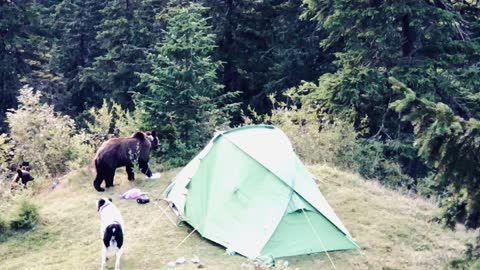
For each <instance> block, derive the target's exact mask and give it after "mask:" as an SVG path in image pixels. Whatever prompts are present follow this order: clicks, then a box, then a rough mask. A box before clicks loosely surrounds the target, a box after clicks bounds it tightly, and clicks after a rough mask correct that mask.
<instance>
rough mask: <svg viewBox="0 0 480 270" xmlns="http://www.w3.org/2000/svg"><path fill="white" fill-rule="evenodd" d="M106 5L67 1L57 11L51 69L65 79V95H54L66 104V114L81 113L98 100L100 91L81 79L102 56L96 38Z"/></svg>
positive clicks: (94, 1)
mask: <svg viewBox="0 0 480 270" xmlns="http://www.w3.org/2000/svg"><path fill="white" fill-rule="evenodd" d="M105 3H106V1H104V0H64V1H63V2H61V3H60V4H58V5H57V6H56V8H55V15H54V18H55V19H54V23H53V29H54V31H55V35H56V38H55V41H54V44H53V48H52V55H53V59H52V61H51V64H50V67H51V69H52V71H53V72H55V73H57V74H61V76H62V77H63V79H62V81H63V82H64V84H65V88H66V89H65V91H64V92H63V93H54V95H55V96H56V99H58V101H57V102H56V103H60V104H62V103H63V104H64V107H63V109H62V110H63V111H67V112H69V113H72V114H73V113H78V112H81V111H83V110H84V109H85V108H84V106H85V103H91V101H92V100H95V99H94V97H95V93H96V91H97V90H98V87H97V86H96V85H95V84H92V83H90V84H89V83H88V82H81V80H80V76H81V74H82V72H83V71H84V69H85V68H87V67H89V66H91V65H92V63H93V61H94V59H95V57H97V56H99V55H100V54H101V52H102V50H101V48H100V46H99V44H98V42H97V41H96V34H97V27H98V24H99V23H100V21H101V18H102V15H101V13H100V10H101V9H102V8H103V7H104V5H105Z"/></svg>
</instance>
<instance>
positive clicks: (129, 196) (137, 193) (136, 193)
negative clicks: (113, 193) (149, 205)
mask: <svg viewBox="0 0 480 270" xmlns="http://www.w3.org/2000/svg"><path fill="white" fill-rule="evenodd" d="M147 194H148V192H143V191H141V190H140V189H139V188H132V189H129V190H128V191H126V192H124V193H123V194H121V195H120V198H121V199H125V200H136V199H138V198H141V197H143V196H145V195H147Z"/></svg>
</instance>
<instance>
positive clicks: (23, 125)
mask: <svg viewBox="0 0 480 270" xmlns="http://www.w3.org/2000/svg"><path fill="white" fill-rule="evenodd" d="M40 98H41V94H40V93H39V92H34V91H33V89H32V88H30V87H28V86H25V87H23V88H22V89H21V90H20V95H19V97H18V101H19V107H18V109H12V110H10V112H8V113H7V122H8V125H9V127H10V131H11V137H12V139H13V140H14V141H15V143H16V145H15V159H16V160H29V161H30V162H31V164H34V165H33V166H34V169H35V171H36V173H37V174H38V175H48V174H50V175H55V174H58V173H62V172H65V171H66V169H67V165H66V164H67V161H69V160H71V158H72V157H71V155H72V136H73V133H74V131H75V127H74V122H73V120H72V119H70V117H68V116H64V115H61V114H59V113H56V112H55V111H54V110H53V107H52V106H49V105H47V104H42V103H41V102H40Z"/></svg>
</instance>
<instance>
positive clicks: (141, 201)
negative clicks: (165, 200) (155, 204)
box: [137, 196, 150, 204]
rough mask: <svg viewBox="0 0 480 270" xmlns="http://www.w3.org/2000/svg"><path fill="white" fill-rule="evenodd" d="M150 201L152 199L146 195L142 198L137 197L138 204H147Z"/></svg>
mask: <svg viewBox="0 0 480 270" xmlns="http://www.w3.org/2000/svg"><path fill="white" fill-rule="evenodd" d="M149 202H150V199H149V198H148V197H146V196H143V197H142V198H138V199H137V203H138V204H147V203H149Z"/></svg>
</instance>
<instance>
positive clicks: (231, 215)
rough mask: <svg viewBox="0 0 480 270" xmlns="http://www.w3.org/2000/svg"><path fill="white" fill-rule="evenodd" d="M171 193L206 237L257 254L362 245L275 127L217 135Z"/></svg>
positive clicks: (276, 254) (178, 207)
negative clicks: (349, 231)
mask: <svg viewBox="0 0 480 270" xmlns="http://www.w3.org/2000/svg"><path fill="white" fill-rule="evenodd" d="M165 195H166V197H167V200H168V201H169V202H170V205H171V206H173V209H174V211H175V212H176V213H177V215H178V216H179V217H180V219H181V220H184V221H186V222H187V223H189V224H190V225H191V226H193V227H194V228H195V229H196V230H197V231H198V232H199V233H200V234H201V235H202V236H203V237H205V238H207V239H210V240H212V241H214V242H216V243H218V244H220V245H222V246H224V247H227V248H229V249H230V250H233V251H235V252H237V253H239V254H241V255H244V256H246V257H248V258H251V259H253V258H256V257H259V256H271V257H273V258H277V257H284V256H293V255H300V254H309V253H316V252H325V251H333V250H347V249H355V248H357V247H358V246H357V245H356V244H355V242H354V241H353V240H352V238H351V236H350V234H349V233H348V231H347V229H346V228H345V226H344V225H343V224H342V222H341V221H340V219H339V218H338V217H337V216H336V215H335V213H334V211H333V210H332V208H331V207H330V205H329V204H328V203H327V201H326V200H325V198H324V197H323V196H322V194H321V193H320V191H319V189H318V187H317V185H316V183H315V181H314V178H313V176H312V175H311V174H310V173H309V172H308V170H307V169H306V168H305V166H304V165H303V164H302V162H301V161H300V159H299V158H298V157H297V155H296V154H295V153H294V151H293V148H292V145H291V143H290V141H289V140H288V138H287V136H286V135H285V134H284V133H283V132H282V131H281V130H279V129H277V128H275V127H273V126H266V125H260V126H246V127H241V128H237V129H233V130H230V131H227V132H217V134H216V135H215V137H214V138H213V139H212V140H211V141H210V143H209V144H208V145H207V146H206V147H205V148H204V149H203V150H202V151H201V152H200V153H199V154H198V155H197V156H196V157H195V158H194V159H193V160H192V161H191V162H190V163H189V164H188V165H187V166H185V167H184V168H183V169H182V170H181V171H180V172H179V173H178V174H177V175H176V177H175V179H174V180H173V182H172V184H170V185H169V187H168V188H167V189H166V191H165Z"/></svg>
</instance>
